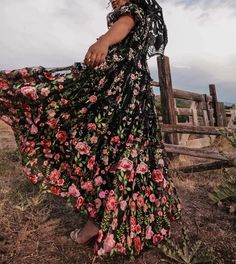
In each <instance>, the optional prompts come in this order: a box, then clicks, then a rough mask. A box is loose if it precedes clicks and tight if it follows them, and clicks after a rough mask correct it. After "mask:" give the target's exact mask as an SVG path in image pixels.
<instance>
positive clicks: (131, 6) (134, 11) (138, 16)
mask: <svg viewBox="0 0 236 264" xmlns="http://www.w3.org/2000/svg"><path fill="white" fill-rule="evenodd" d="M124 15H131V16H132V17H133V18H134V20H135V22H142V21H144V20H145V13H144V11H143V9H142V8H141V7H139V6H138V5H137V4H135V3H131V2H128V3H126V4H124V5H122V6H121V7H120V8H118V9H116V10H114V11H112V12H110V13H108V14H107V25H108V26H111V25H112V24H113V23H114V22H115V21H117V20H118V19H119V18H120V17H121V16H124Z"/></svg>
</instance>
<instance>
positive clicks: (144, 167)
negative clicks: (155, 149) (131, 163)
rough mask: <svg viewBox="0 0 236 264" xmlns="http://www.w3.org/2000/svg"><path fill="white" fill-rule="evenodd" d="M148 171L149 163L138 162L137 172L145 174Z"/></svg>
mask: <svg viewBox="0 0 236 264" xmlns="http://www.w3.org/2000/svg"><path fill="white" fill-rule="evenodd" d="M146 172H148V165H147V164H146V163H145V162H143V161H142V162H141V163H140V164H138V166H137V168H136V173H140V174H145V173H146Z"/></svg>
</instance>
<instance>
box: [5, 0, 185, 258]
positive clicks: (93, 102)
mask: <svg viewBox="0 0 236 264" xmlns="http://www.w3.org/2000/svg"><path fill="white" fill-rule="evenodd" d="M111 3H112V7H113V12H111V13H110V14H108V17H107V18H108V28H109V30H108V31H107V32H106V33H105V34H104V35H103V36H101V37H100V38H99V39H98V40H97V41H96V43H94V44H93V45H92V46H91V47H90V48H89V49H88V52H87V54H86V56H85V59H84V63H77V64H75V65H74V67H73V69H72V70H71V71H69V72H66V73H57V74H52V73H51V72H49V71H47V70H46V69H45V68H43V67H38V68H25V69H21V70H14V71H11V72H2V73H1V74H0V101H1V104H0V117H1V119H2V120H3V121H5V122H6V123H7V124H9V125H10V126H11V127H12V129H13V131H14V133H15V137H16V141H17V144H18V147H19V150H20V153H21V155H22V164H23V171H24V173H25V175H26V176H27V177H28V178H29V179H30V180H31V181H32V182H33V183H34V184H39V186H40V188H41V189H42V190H43V191H45V192H50V193H52V194H55V195H58V196H61V197H66V199H67V200H68V202H70V203H71V204H72V205H73V206H74V207H75V208H76V210H78V211H79V212H81V213H84V214H85V215H86V216H87V217H88V221H87V223H86V224H85V226H84V227H83V228H82V229H75V230H74V231H72V232H71V238H72V239H73V240H75V241H76V242H77V243H79V244H84V243H87V242H88V241H90V239H91V238H94V239H95V240H96V241H95V246H94V249H95V252H96V253H97V254H98V255H111V254H113V253H114V252H116V253H118V252H119V253H121V254H126V255H129V256H138V255H139V254H140V253H141V251H142V250H143V249H145V248H150V247H153V246H156V245H157V244H158V243H159V242H161V241H162V240H164V239H165V238H166V237H168V236H170V234H171V233H170V222H171V221H174V220H176V219H179V218H180V216H181V207H182V206H181V203H180V200H179V198H178V196H177V193H176V189H175V187H174V185H173V183H172V180H171V178H170V175H169V172H168V159H167V156H166V153H165V151H164V145H163V142H162V138H161V133H160V128H159V124H158V119H157V113H156V111H155V106H154V100H155V96H154V94H153V92H152V90H151V87H150V81H151V77H150V73H149V69H148V65H147V61H146V59H147V56H148V57H151V56H153V55H155V54H163V51H164V48H165V45H166V43H167V35H166V29H165V24H164V21H163V18H162V11H161V8H160V6H159V5H158V4H157V3H156V2H155V0H113V1H111Z"/></svg>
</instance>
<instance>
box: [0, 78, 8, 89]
mask: <svg viewBox="0 0 236 264" xmlns="http://www.w3.org/2000/svg"><path fill="white" fill-rule="evenodd" d="M8 88H9V82H8V81H7V80H5V79H2V78H0V90H7V89H8Z"/></svg>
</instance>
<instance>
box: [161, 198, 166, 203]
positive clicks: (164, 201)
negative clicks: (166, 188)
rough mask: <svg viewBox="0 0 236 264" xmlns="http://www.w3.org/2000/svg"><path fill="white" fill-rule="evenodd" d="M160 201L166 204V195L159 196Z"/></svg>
mask: <svg viewBox="0 0 236 264" xmlns="http://www.w3.org/2000/svg"><path fill="white" fill-rule="evenodd" d="M161 202H162V203H163V204H166V202H167V199H166V196H163V197H162V198H161Z"/></svg>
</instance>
